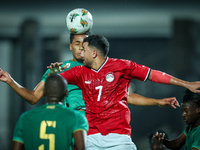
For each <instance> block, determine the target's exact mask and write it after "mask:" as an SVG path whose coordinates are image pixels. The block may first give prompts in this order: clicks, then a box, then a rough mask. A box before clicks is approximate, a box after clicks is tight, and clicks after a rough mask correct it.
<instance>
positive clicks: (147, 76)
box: [144, 68, 151, 82]
mask: <svg viewBox="0 0 200 150" xmlns="http://www.w3.org/2000/svg"><path fill="white" fill-rule="evenodd" d="M150 72H151V69H150V68H149V71H148V73H147V75H146V78H145V79H144V82H145V81H147V79H148V78H149V75H150Z"/></svg>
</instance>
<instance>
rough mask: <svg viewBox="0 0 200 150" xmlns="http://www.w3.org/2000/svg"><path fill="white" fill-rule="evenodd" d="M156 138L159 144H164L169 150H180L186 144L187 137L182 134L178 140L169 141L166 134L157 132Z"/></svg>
mask: <svg viewBox="0 0 200 150" xmlns="http://www.w3.org/2000/svg"><path fill="white" fill-rule="evenodd" d="M154 138H155V139H156V140H157V141H158V142H159V143H162V144H163V145H165V146H166V147H167V148H169V149H180V148H181V147H182V146H183V145H184V144H185V139H186V136H185V134H184V133H182V134H181V135H180V136H179V137H178V138H176V139H173V140H168V139H166V136H165V134H164V133H158V132H156V133H155V134H154Z"/></svg>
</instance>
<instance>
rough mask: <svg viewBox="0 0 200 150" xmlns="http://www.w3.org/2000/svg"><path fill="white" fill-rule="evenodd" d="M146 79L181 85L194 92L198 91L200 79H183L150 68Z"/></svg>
mask: <svg viewBox="0 0 200 150" xmlns="http://www.w3.org/2000/svg"><path fill="white" fill-rule="evenodd" d="M148 79H149V80H150V81H152V82H157V83H163V84H172V85H177V86H182V87H185V88H187V89H189V90H190V91H192V92H194V93H200V81H195V82H188V81H184V80H181V79H178V78H176V77H173V76H171V75H169V74H166V73H164V72H161V71H158V70H151V72H150V75H149V78H148Z"/></svg>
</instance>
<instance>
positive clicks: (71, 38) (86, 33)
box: [69, 31, 90, 44]
mask: <svg viewBox="0 0 200 150" xmlns="http://www.w3.org/2000/svg"><path fill="white" fill-rule="evenodd" d="M75 35H90V32H89V31H88V32H85V33H83V34H74V33H70V36H69V39H70V43H71V44H72V41H73V39H74V36H75Z"/></svg>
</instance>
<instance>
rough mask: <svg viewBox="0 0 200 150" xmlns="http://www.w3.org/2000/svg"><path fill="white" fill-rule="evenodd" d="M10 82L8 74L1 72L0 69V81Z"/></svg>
mask: <svg viewBox="0 0 200 150" xmlns="http://www.w3.org/2000/svg"><path fill="white" fill-rule="evenodd" d="M10 80H11V77H10V75H9V73H8V72H6V71H3V70H2V69H1V68H0V81H2V82H6V83H8V82H9V81H10Z"/></svg>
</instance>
